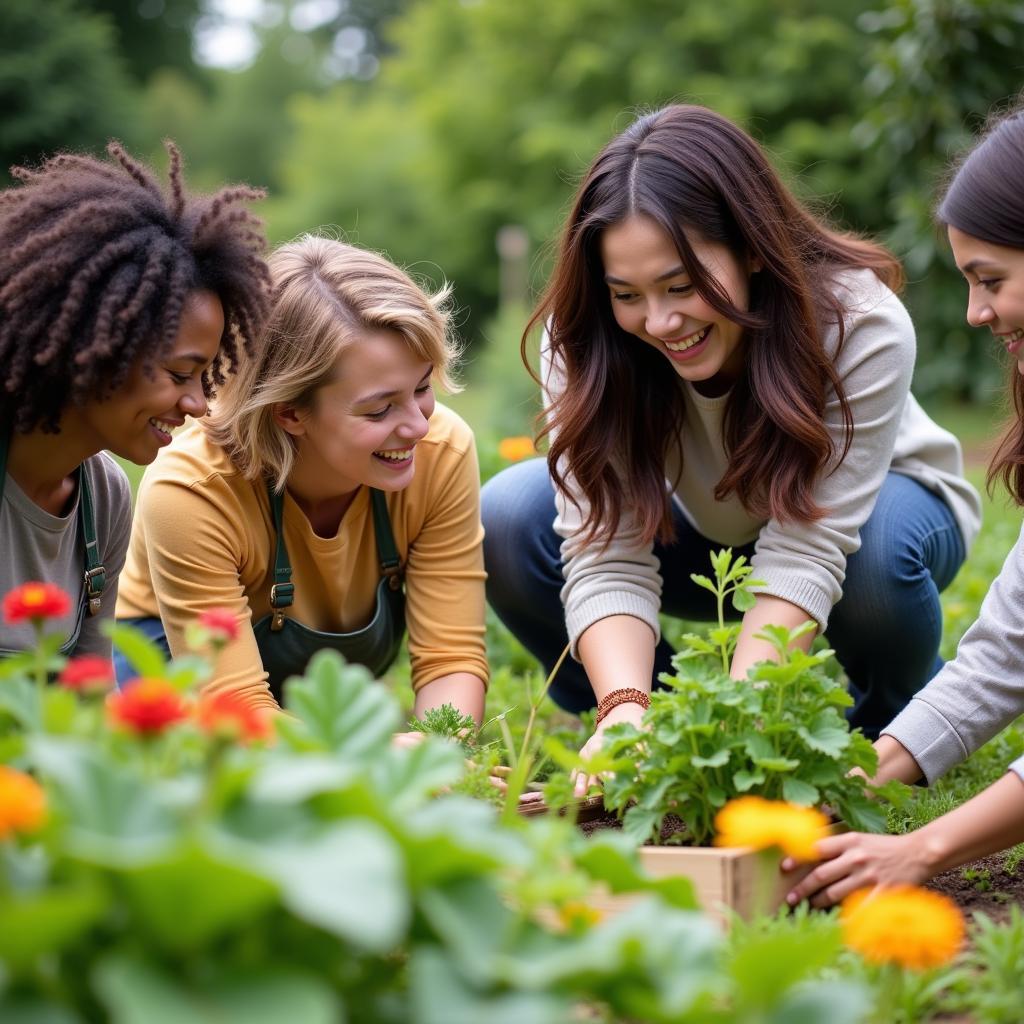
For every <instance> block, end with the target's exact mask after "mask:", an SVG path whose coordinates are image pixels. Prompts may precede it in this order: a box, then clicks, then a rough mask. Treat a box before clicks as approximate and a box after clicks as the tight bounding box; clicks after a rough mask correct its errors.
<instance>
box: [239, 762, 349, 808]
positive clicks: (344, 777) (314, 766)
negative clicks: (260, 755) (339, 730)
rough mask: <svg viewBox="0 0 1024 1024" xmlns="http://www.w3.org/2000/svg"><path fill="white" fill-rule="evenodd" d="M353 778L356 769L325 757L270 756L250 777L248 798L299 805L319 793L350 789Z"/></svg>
mask: <svg viewBox="0 0 1024 1024" xmlns="http://www.w3.org/2000/svg"><path fill="white" fill-rule="evenodd" d="M355 775H356V768H355V766H353V765H349V764H342V763H341V762H340V761H338V759H337V758H335V757H331V756H330V755H327V754H305V755H303V756H295V755H285V756H276V755H274V754H273V753H271V754H270V755H268V756H267V758H266V759H265V760H264V761H263V763H262V764H261V766H260V769H259V771H258V772H257V774H256V775H255V776H254V777H253V779H252V781H251V783H250V786H249V795H250V796H251V798H252V799H253V800H256V801H259V802H261V803H262V802H267V803H284V804H300V803H303V802H304V801H306V800H308V799H309V798H310V797H312V796H316V795H318V794H319V793H328V792H331V791H333V790H336V789H341V788H343V787H345V786H347V785H349V784H350V783H351V782H352V780H353V778H354V777H355Z"/></svg>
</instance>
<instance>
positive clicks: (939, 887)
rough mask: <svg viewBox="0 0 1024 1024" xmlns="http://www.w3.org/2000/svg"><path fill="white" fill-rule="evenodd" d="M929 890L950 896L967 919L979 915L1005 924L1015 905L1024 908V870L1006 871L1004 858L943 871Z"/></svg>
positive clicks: (983, 859)
mask: <svg viewBox="0 0 1024 1024" xmlns="http://www.w3.org/2000/svg"><path fill="white" fill-rule="evenodd" d="M927 887H928V888H929V889H934V890H935V891H936V892H941V893H943V894H944V895H946V896H949V897H950V898H951V899H952V900H954V901H955V902H956V904H957V906H958V907H960V909H961V910H962V911H963V912H964V913H965V914H967V915H970V914H972V913H974V912H975V911H980V912H982V913H984V914H987V915H988V916H989V917H991V918H993V919H994V920H996V921H1005V920H1006V918H1007V917H1008V916H1009V913H1010V907H1011V906H1012V905H1013V904H1015V903H1016V904H1017V905H1018V906H1021V907H1024V870H1021V869H1020V867H1018V869H1017V870H1016V871H1015V872H1009V871H1007V870H1006V858H1005V856H1004V855H1003V854H995V855H993V856H991V857H983V858H982V859H981V860H977V861H974V863H973V864H966V865H965V866H964V867H962V868H954V869H953V870H952V871H944V872H943V873H942V874H941V875H936V876H935V878H933V879H932V880H931V881H930V882H928V883H927Z"/></svg>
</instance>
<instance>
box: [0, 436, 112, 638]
mask: <svg viewBox="0 0 1024 1024" xmlns="http://www.w3.org/2000/svg"><path fill="white" fill-rule="evenodd" d="M83 467H84V469H85V472H86V473H87V474H88V477H89V484H90V488H91V491H92V500H93V513H94V516H95V520H96V539H97V541H98V542H99V549H100V557H101V559H102V562H103V566H104V568H105V569H106V579H107V582H106V586H105V587H104V588H103V597H102V602H101V607H100V613H99V614H98V615H89V614H86V615H85V617H84V619H83V620H82V631H81V633H80V634H79V637H78V643H77V644H76V645H75V649H74V651H73V652H72V653H74V654H98V655H101V656H102V657H106V658H109V657H110V650H111V645H110V640H109V638H107V637H105V636H104V635H103V634H102V633H101V631H100V623H101V622H103V621H105V620H106V619H112V618H113V617H114V604H115V603H116V601H117V578H118V575H119V574H120V572H121V569H122V568H123V566H124V558H125V552H126V551H127V548H128V537H129V535H130V533H131V523H132V498H131V488H130V487H129V486H128V478H127V477H126V476H125V475H124V471H123V470H122V469H121V467H120V466H118V465H117V463H116V462H115V461H114V460H113V459H112V458H111V457H110V456H109V455H107V454H106V452H101V453H100V454H98V455H94V456H92V457H91V458H89V459H86V461H85V462H84V463H83ZM79 500H80V495H75V501H74V505H73V506H72V508H71V509H70V510H69V511H68V514H67V515H64V516H53V515H50V513H49V512H46V511H44V510H43V509H41V508H40V507H39V506H38V505H37V504H36V503H35V502H34V501H32V500H31V499H30V498H29V497H28V496H27V495H26V494H25V492H24V491H23V490H22V489H21V488H20V487H19V486H18V485H17V484H16V483H15V482H14V481H13V480H12V479H11V477H10V476H9V475H8V476H6V477H5V478H4V494H3V501H0V594H6V593H7V592H8V591H10V590H13V589H14V588H15V587H17V586H20V585H21V584H22V583H27V582H29V581H30V580H39V581H41V582H43V583H55V584H57V586H59V587H61V588H62V589H63V590H64V591H66V592H67V593H68V594H70V595H71V599H72V607H71V613H70V614H69V615H68V616H67V617H66V618H65V619H62V620H60V621H57V622H50V623H49V624H48V625H47V632H53V633H59V634H60V636H61V637H62V639H63V640H64V641H65V642H66V641H67V640H68V639H70V637H71V634H72V633H73V632H74V629H75V623H76V621H77V618H78V610H79V607H80V605H81V601H82V592H83V589H84V586H85V584H84V580H83V572H84V568H85V562H84V557H85V556H84V541H83V539H82V536H81V528H80V526H79V522H78V502H79ZM33 641H34V633H33V630H32V627H31V625H30V624H28V623H22V624H18V625H13V626H12V625H8V624H7V623H6V622H4V621H3V620H2V619H0V650H8V651H22V650H27V649H28V648H30V647H31V646H32V644H33Z"/></svg>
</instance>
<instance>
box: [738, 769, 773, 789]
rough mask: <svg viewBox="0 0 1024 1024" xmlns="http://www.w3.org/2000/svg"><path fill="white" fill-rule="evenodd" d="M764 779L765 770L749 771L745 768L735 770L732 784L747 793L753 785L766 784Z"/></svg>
mask: <svg viewBox="0 0 1024 1024" xmlns="http://www.w3.org/2000/svg"><path fill="white" fill-rule="evenodd" d="M764 780H765V774H764V772H748V771H747V770H746V769H745V768H741V769H740V770H739V771H737V772H733V775H732V784H733V785H734V786H735V787H736V789H737V790H738V791H739V792H740V793H746V792H747V790H748V789H750V788H751V787H753V786H762V785H764Z"/></svg>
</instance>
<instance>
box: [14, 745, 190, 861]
mask: <svg viewBox="0 0 1024 1024" xmlns="http://www.w3.org/2000/svg"><path fill="white" fill-rule="evenodd" d="M29 752H30V757H31V758H32V760H33V762H34V763H35V764H36V765H38V767H39V769H40V771H41V772H42V774H43V775H44V776H45V777H46V778H48V779H49V780H50V781H51V783H52V785H53V790H54V795H55V797H56V799H57V802H58V803H59V805H60V807H61V810H62V812H63V814H64V815H65V817H66V818H67V823H68V832H67V846H68V849H70V850H71V851H72V852H73V853H74V854H75V856H78V857H81V858H84V859H86V860H90V861H92V862H94V863H98V864H105V865H110V866H118V865H124V864H131V863H138V862H140V861H144V860H147V859H149V858H151V857H153V856H159V855H160V853H161V851H162V850H163V849H164V848H165V847H166V844H167V843H168V841H169V840H170V839H171V838H172V837H173V836H174V834H175V832H176V824H175V820H174V817H173V815H172V814H171V813H170V811H169V810H168V807H167V806H166V804H165V803H164V802H163V801H162V800H161V799H160V796H161V794H162V793H163V790H162V789H161V787H159V786H156V785H153V784H151V783H146V782H145V781H144V780H143V779H142V778H141V777H139V776H138V775H136V774H134V773H133V772H132V771H131V770H129V769H127V768H126V767H125V766H124V765H123V764H120V763H118V762H115V761H114V760H113V758H112V757H111V756H110V755H109V754H108V753H106V752H105V751H103V750H102V749H100V748H99V747H95V746H88V745H86V744H85V743H82V742H80V741H75V740H70V739H56V738H53V737H46V736H37V737H35V738H34V739H33V740H32V742H31V744H30V746H29Z"/></svg>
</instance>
